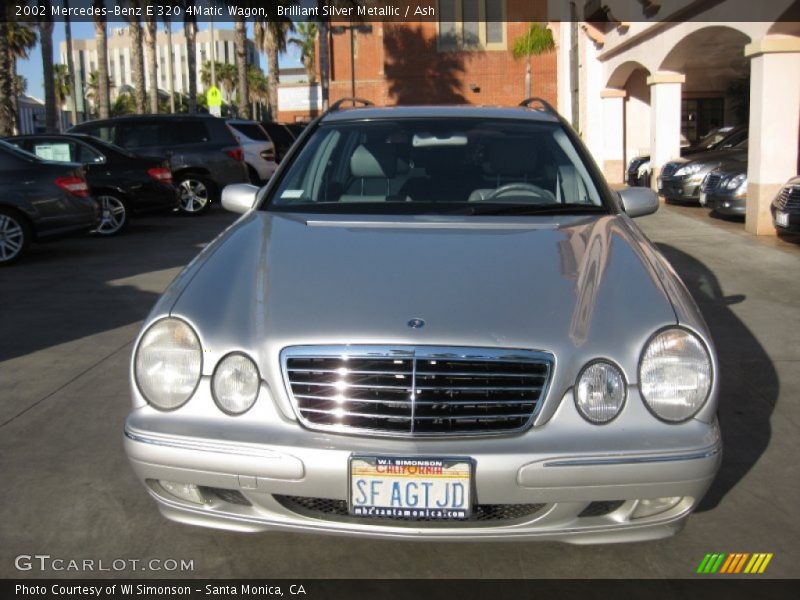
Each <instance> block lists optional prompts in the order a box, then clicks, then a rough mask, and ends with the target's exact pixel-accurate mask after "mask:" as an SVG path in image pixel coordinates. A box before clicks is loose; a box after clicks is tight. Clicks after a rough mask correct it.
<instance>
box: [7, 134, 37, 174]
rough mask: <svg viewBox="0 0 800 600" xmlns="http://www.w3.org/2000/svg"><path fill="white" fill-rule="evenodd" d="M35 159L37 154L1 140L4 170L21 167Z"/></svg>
mask: <svg viewBox="0 0 800 600" xmlns="http://www.w3.org/2000/svg"><path fill="white" fill-rule="evenodd" d="M35 161H36V156H34V155H33V154H30V153H29V152H25V151H24V150H21V149H20V148H18V147H17V146H14V145H12V144H9V143H7V142H4V141H2V140H0V168H2V169H3V170H4V171H10V170H13V169H19V168H20V167H21V166H23V165H28V164H30V163H31V162H35Z"/></svg>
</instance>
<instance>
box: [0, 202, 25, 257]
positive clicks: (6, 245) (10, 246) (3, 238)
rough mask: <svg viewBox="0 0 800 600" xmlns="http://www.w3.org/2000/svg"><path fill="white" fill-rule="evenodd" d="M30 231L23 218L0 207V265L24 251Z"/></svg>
mask: <svg viewBox="0 0 800 600" xmlns="http://www.w3.org/2000/svg"><path fill="white" fill-rule="evenodd" d="M30 239H31V232H30V228H29V227H28V224H27V223H26V222H25V219H23V218H22V217H20V216H19V215H18V214H17V213H15V212H13V211H10V210H6V209H4V208H0V266H3V265H8V264H11V263H12V262H14V261H15V260H17V259H18V258H19V257H20V256H22V255H23V254H24V253H25V250H26V249H27V248H28V243H29V242H30Z"/></svg>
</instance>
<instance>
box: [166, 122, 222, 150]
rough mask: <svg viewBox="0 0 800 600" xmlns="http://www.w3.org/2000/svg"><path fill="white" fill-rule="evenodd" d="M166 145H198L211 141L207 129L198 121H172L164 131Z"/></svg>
mask: <svg viewBox="0 0 800 600" xmlns="http://www.w3.org/2000/svg"><path fill="white" fill-rule="evenodd" d="M165 133H166V137H167V139H166V140H165V142H166V144H167V145H169V144H199V143H202V142H207V141H209V140H210V139H211V136H210V135H209V133H208V127H207V126H206V124H205V123H203V122H202V121H200V120H191V121H173V122H171V123H169V124H168V126H167V128H166V129H165Z"/></svg>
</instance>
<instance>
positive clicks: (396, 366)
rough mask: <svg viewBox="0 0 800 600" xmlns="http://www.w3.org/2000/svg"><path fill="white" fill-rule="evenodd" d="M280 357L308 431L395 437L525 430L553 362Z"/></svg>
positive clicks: (375, 350)
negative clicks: (318, 430) (319, 430)
mask: <svg viewBox="0 0 800 600" xmlns="http://www.w3.org/2000/svg"><path fill="white" fill-rule="evenodd" d="M281 358H282V367H283V374H284V378H285V381H286V387H287V391H288V392H289V396H290V398H291V400H292V403H293V405H294V409H295V411H296V413H297V416H298V418H299V419H300V422H301V423H303V425H305V426H306V427H308V428H309V429H321V430H329V431H338V432H342V433H350V432H352V433H359V432H360V433H369V434H375V435H397V436H436V435H486V434H497V433H506V432H513V431H520V430H523V429H525V428H526V427H528V426H529V425H530V424H531V422H532V420H533V417H534V415H535V414H537V412H538V409H539V407H540V406H541V403H542V401H543V399H544V395H545V391H546V389H547V385H548V382H549V380H550V373H551V367H552V364H553V359H552V356H551V355H549V354H546V353H542V352H534V351H524V350H502V349H501V350H498V349H483V348H449V347H446V348H441V347H430V346H412V347H409V346H399V347H376V346H325V347H315V346H296V347H292V348H286V349H285V350H284V351H283V352H282V354H281Z"/></svg>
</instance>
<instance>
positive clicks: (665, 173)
mask: <svg viewBox="0 0 800 600" xmlns="http://www.w3.org/2000/svg"><path fill="white" fill-rule="evenodd" d="M679 166H680V164H679V163H672V162H670V163H667V164H665V165H664V168H663V169H661V176H662V177H672V176H673V175H674V174H675V171H677V170H678V167H679Z"/></svg>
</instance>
